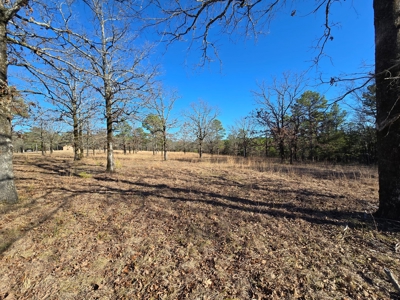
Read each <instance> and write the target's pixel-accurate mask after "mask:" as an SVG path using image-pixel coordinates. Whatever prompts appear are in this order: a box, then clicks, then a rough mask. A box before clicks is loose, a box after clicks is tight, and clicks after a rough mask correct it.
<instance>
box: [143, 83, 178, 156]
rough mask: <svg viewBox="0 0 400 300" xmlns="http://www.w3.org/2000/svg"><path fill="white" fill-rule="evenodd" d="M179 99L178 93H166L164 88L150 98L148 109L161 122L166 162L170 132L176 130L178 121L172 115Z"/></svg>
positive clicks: (160, 130)
mask: <svg viewBox="0 0 400 300" xmlns="http://www.w3.org/2000/svg"><path fill="white" fill-rule="evenodd" d="M177 99H179V96H178V95H177V93H176V92H166V91H165V90H163V89H162V88H159V89H157V90H156V91H155V93H154V94H153V95H152V96H151V97H150V100H149V102H148V104H147V107H148V108H149V109H150V111H151V112H152V113H153V115H155V116H157V119H158V120H159V127H160V128H159V129H158V130H159V132H160V133H161V135H162V148H163V157H164V160H167V159H168V154H167V153H168V143H167V141H168V138H167V137H168V131H169V130H170V129H172V128H174V127H175V126H176V125H177V123H178V120H177V119H176V118H173V117H172V115H171V113H172V109H173V107H174V104H175V101H176V100H177Z"/></svg>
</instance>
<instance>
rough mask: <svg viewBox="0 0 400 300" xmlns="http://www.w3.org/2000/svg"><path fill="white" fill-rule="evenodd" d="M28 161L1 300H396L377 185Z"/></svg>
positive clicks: (353, 177)
mask: <svg viewBox="0 0 400 300" xmlns="http://www.w3.org/2000/svg"><path fill="white" fill-rule="evenodd" d="M116 157H117V166H118V173H117V174H113V175H108V174H105V173H104V162H105V157H104V156H103V155H102V154H99V155H96V156H95V157H90V158H86V159H84V160H83V161H82V162H79V163H74V162H73V161H72V156H71V155H70V154H69V153H55V154H53V155H52V156H46V157H42V156H40V155H37V154H28V155H27V154H20V155H16V156H15V171H16V176H17V186H18V190H19V195H20V200H21V201H20V203H19V204H17V205H14V206H9V205H5V204H0V263H1V264H0V299H390V298H392V299H396V295H395V293H394V289H393V287H392V286H391V284H390V282H389V281H388V280H387V278H386V275H385V273H384V271H383V268H384V267H387V268H390V269H391V270H392V271H393V272H394V273H395V274H396V275H397V276H400V262H399V258H400V254H399V253H397V252H396V249H395V245H396V243H398V242H399V241H400V235H399V230H400V224H399V223H396V222H389V221H385V220H374V219H373V218H372V215H371V214H370V213H371V212H373V211H374V210H375V209H376V206H377V191H378V187H377V174H376V173H377V172H376V170H374V169H368V168H361V167H342V166H312V165H295V166H288V165H279V164H275V163H273V162H265V161H261V160H256V159H247V160H245V159H239V158H232V157H221V156H220V157H216V156H214V157H205V158H204V159H203V160H202V161H199V160H198V158H197V157H196V156H195V155H194V154H193V155H192V154H186V155H183V154H174V153H171V154H170V158H171V160H169V161H167V162H163V161H161V157H160V155H158V156H152V155H151V154H150V153H145V152H141V153H138V154H134V155H133V154H132V155H126V156H124V155H122V154H119V155H117V156H116Z"/></svg>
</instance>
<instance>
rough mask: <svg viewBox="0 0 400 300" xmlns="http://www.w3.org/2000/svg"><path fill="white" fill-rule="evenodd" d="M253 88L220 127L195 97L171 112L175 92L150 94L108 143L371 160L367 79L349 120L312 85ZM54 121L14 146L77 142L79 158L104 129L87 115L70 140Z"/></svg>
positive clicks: (46, 148)
mask: <svg viewBox="0 0 400 300" xmlns="http://www.w3.org/2000/svg"><path fill="white" fill-rule="evenodd" d="M257 95H259V96H260V97H261V98H262V101H257V103H258V107H257V108H256V109H255V110H254V111H253V112H252V113H251V114H250V115H249V116H246V117H243V118H241V119H240V120H237V121H236V122H235V125H233V126H230V127H229V128H228V129H227V130H226V129H225V128H224V127H223V124H222V123H221V121H220V120H219V119H217V117H218V113H219V112H218V109H217V108H215V107H211V106H209V105H208V104H207V103H206V102H205V101H202V100H199V101H198V102H197V103H192V104H191V105H190V108H189V109H188V110H185V111H184V112H183V113H182V114H181V116H180V117H179V118H178V117H172V114H171V112H172V109H173V104H174V102H175V100H176V99H177V97H176V95H173V96H172V97H170V98H168V97H165V94H164V96H163V98H154V99H153V100H152V102H151V103H152V104H151V105H150V106H149V109H148V110H147V111H146V112H147V113H146V114H145V115H144V116H143V117H142V118H141V122H138V121H137V120H138V119H140V118H139V117H138V118H137V119H135V120H131V121H128V120H124V121H121V122H119V123H118V124H117V126H116V127H115V128H114V132H115V137H114V140H115V142H114V143H115V149H117V150H122V151H123V153H124V154H130V153H135V152H137V151H152V152H153V154H154V155H156V154H157V153H159V152H161V153H162V155H163V158H164V159H165V160H166V159H167V154H166V153H167V150H168V151H182V152H185V153H186V152H197V153H198V154H199V156H200V157H201V156H202V153H209V154H212V155H213V154H222V155H234V156H243V157H249V156H259V157H261V156H262V157H274V158H279V159H280V160H281V161H282V162H288V163H294V162H316V161H329V162H340V163H352V162H358V163H362V164H375V163H376V162H377V155H376V147H377V145H376V143H377V142H376V129H375V124H374V118H375V114H376V101H375V85H370V86H368V87H367V88H366V89H365V90H364V91H362V92H361V93H360V94H355V95H354V96H355V97H354V99H355V101H356V102H357V103H358V104H359V105H358V107H357V108H356V109H355V111H354V113H353V117H352V118H350V119H349V116H348V115H347V113H346V111H344V110H343V109H342V108H341V107H340V106H339V104H338V103H333V104H328V101H327V100H326V98H325V97H324V96H322V95H321V94H319V93H318V92H315V91H309V90H308V91H305V92H303V93H302V94H300V95H299V96H298V97H297V98H296V97H295V98H293V99H289V100H290V101H288V100H287V99H284V95H283V93H281V94H280V98H279V97H277V98H273V97H272V95H271V94H269V97H268V98H267V97H266V93H265V90H262V89H261V93H258V94H257ZM157 99H158V100H157ZM179 121H181V122H179ZM59 122H60V120H54V119H51V118H50V117H49V116H48V115H47V116H46V117H45V118H43V117H42V118H40V117H39V118H38V117H36V118H35V119H34V120H33V121H32V124H34V126H32V127H31V128H30V130H28V131H26V132H23V133H21V132H16V133H15V134H14V144H15V151H17V152H19V151H27V150H29V151H41V152H42V154H45V153H47V152H49V153H52V151H53V150H54V149H61V147H72V148H74V147H77V148H78V149H76V151H75V152H77V153H80V154H79V155H80V157H84V154H85V153H86V156H88V155H89V154H90V153H92V154H93V155H94V154H95V153H96V150H97V151H98V152H99V151H105V149H106V130H105V129H101V128H99V127H98V125H96V124H95V122H94V120H91V121H90V122H86V125H84V126H82V129H81V130H80V134H78V139H77V141H76V139H75V135H74V133H73V132H62V131H61V130H57V129H56V128H57V123H59ZM89 124H91V125H92V126H89ZM90 127H91V129H90ZM58 128H61V127H60V126H59V127H58Z"/></svg>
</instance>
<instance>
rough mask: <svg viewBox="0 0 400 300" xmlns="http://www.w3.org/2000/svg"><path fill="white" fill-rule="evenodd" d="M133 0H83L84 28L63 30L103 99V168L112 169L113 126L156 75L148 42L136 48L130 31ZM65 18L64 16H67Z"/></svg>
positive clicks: (141, 97) (138, 102) (136, 106)
mask: <svg viewBox="0 0 400 300" xmlns="http://www.w3.org/2000/svg"><path fill="white" fill-rule="evenodd" d="M133 2H134V1H105V0H83V3H84V4H85V5H86V8H87V10H88V12H89V18H86V19H85V22H88V21H89V22H90V24H91V25H90V26H87V28H88V30H87V31H86V32H77V31H74V32H71V33H67V34H64V35H63V37H64V41H65V43H67V44H69V45H71V46H72V47H74V49H75V50H76V51H77V53H78V54H79V55H80V57H82V58H83V59H85V60H86V61H87V66H88V68H87V69H86V70H85V71H86V72H87V73H89V74H90V75H92V76H93V78H94V79H93V81H92V87H93V89H94V90H95V91H96V92H97V93H98V95H99V96H100V98H101V99H102V101H103V104H102V105H103V108H104V110H103V111H104V117H105V119H106V125H107V169H106V171H107V172H114V171H115V168H114V156H113V130H114V128H113V126H114V124H115V123H118V122H121V121H123V120H125V119H126V117H127V116H129V115H131V114H134V113H136V112H137V111H138V109H139V108H141V107H142V106H143V101H144V100H145V99H147V96H145V94H146V93H147V90H148V88H149V86H150V85H151V82H152V80H153V79H154V77H155V75H156V68H155V67H153V66H151V65H149V64H146V62H147V61H148V59H149V56H150V54H151V51H152V48H153V47H152V45H150V44H146V45H144V46H143V47H141V48H139V47H136V46H135V45H136V44H137V43H138V42H137V39H138V34H137V33H136V34H135V33H134V30H135V28H133V24H135V21H136V19H135V16H134V15H133V14H129V10H130V7H131V5H133V4H134V3H133ZM67 21H68V20H67Z"/></svg>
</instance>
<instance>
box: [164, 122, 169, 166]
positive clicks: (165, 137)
mask: <svg viewBox="0 0 400 300" xmlns="http://www.w3.org/2000/svg"><path fill="white" fill-rule="evenodd" d="M163 150H164V160H168V154H167V151H168V149H167V132H166V128H164V130H163Z"/></svg>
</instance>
